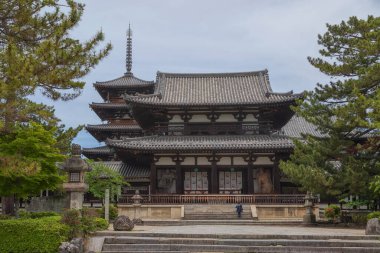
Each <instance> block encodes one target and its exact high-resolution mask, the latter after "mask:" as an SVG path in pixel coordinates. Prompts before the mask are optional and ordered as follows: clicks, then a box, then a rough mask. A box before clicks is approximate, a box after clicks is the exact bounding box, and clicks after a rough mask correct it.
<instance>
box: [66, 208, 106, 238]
mask: <svg viewBox="0 0 380 253" xmlns="http://www.w3.org/2000/svg"><path fill="white" fill-rule="evenodd" d="M94 214H95V213H94V212H91V211H90V210H89V209H86V208H85V209H82V210H81V211H79V210H75V209H69V210H66V211H65V212H64V214H63V217H62V219H61V222H62V223H63V224H65V225H67V226H68V227H69V228H70V229H69V238H70V239H71V238H74V237H78V236H88V235H89V234H90V233H92V232H95V231H98V230H105V229H107V228H108V222H107V221H106V220H105V219H102V218H99V217H96V216H94Z"/></svg>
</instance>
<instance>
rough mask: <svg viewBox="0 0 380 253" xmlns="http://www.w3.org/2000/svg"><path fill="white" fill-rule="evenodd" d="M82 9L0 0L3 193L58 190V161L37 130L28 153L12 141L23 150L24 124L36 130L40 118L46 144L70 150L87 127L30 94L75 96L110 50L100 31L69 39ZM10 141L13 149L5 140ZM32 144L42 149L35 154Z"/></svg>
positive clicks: (70, 1) (42, 0)
mask: <svg viewBox="0 0 380 253" xmlns="http://www.w3.org/2000/svg"><path fill="white" fill-rule="evenodd" d="M83 11H84V5H83V4H80V3H77V2H76V1H74V0H66V1H57V0H9V1H0V24H1V25H0V45H1V46H0V75H1V78H0V143H1V144H2V147H0V157H1V161H0V163H1V164H0V167H1V171H0V192H1V195H2V196H14V195H16V196H22V195H24V194H26V193H29V194H32V193H34V192H36V191H38V189H51V188H54V187H55V186H56V184H57V183H58V182H59V181H60V180H59V178H58V176H57V170H56V167H55V166H54V167H53V165H52V164H53V163H52V161H53V160H57V159H56V158H57V156H56V155H55V153H56V152H55V151H54V152H50V151H51V150H49V151H48V152H44V151H46V149H42V151H39V148H45V147H44V146H42V144H43V142H39V141H40V140H41V141H42V140H43V139H42V137H43V135H40V136H38V137H37V136H36V135H34V136H33V138H36V137H37V138H38V140H37V144H36V145H33V143H32V142H29V141H30V140H31V138H29V139H28V135H25V136H26V137H27V141H28V143H25V144H28V145H27V146H26V147H25V148H24V151H26V152H27V155H26V156H25V154H24V153H22V152H19V151H18V150H17V149H14V147H16V146H18V147H20V148H21V149H23V148H22V145H20V144H22V142H23V139H22V138H19V137H20V136H21V134H20V132H18V131H19V128H25V129H27V128H28V127H29V128H31V129H32V128H35V125H32V122H35V123H36V124H37V125H40V126H42V127H43V128H44V129H45V131H47V132H46V136H48V139H49V140H48V141H46V143H45V145H46V147H50V148H51V149H57V150H58V151H60V152H61V153H63V154H67V152H68V150H69V146H70V145H69V144H70V143H71V141H72V139H73V138H74V137H75V135H76V134H77V133H78V131H80V129H81V128H82V127H78V128H69V129H65V126H64V125H62V124H60V120H59V119H58V118H56V117H55V115H54V108H53V107H51V106H47V105H44V104H42V103H36V102H34V101H32V99H33V98H34V97H35V96H36V95H40V94H42V95H43V96H45V97H47V98H49V99H51V100H54V101H55V100H63V101H68V100H72V99H74V98H76V97H77V96H79V95H80V93H81V90H82V89H83V87H84V81H83V77H84V76H85V75H87V74H88V73H89V72H90V70H91V69H93V68H94V67H95V66H96V65H97V64H98V63H99V61H100V60H102V59H103V58H104V57H106V56H107V55H108V53H109V51H110V50H111V45H110V44H106V45H105V47H104V48H103V49H100V50H99V45H100V43H101V42H102V41H103V40H104V34H103V33H102V32H97V33H96V34H95V35H94V36H93V37H92V38H90V39H89V40H87V41H80V40H78V39H75V38H72V37H71V35H72V30H73V28H74V27H75V26H77V25H78V23H79V21H80V19H81V17H82V15H83ZM37 130H38V131H40V130H39V129H37ZM40 133H42V131H40ZM51 136H52V137H53V138H52V139H50V137H51ZM52 140H54V143H51V141H52ZM8 143H12V145H13V147H11V146H10V145H8V146H7V145H6V144H8ZM3 144H5V145H3ZM5 146H7V147H5ZM12 150H13V152H11V151H12ZM32 150H37V152H36V153H35V155H33V154H34V153H33V152H32ZM36 159H37V160H36ZM13 170H14V171H13Z"/></svg>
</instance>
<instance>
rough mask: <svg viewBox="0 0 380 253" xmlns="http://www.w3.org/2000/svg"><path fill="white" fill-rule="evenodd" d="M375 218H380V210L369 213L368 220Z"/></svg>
mask: <svg viewBox="0 0 380 253" xmlns="http://www.w3.org/2000/svg"><path fill="white" fill-rule="evenodd" d="M373 218H378V219H380V212H379V211H377V212H372V213H369V214H368V215H367V220H370V219H373Z"/></svg>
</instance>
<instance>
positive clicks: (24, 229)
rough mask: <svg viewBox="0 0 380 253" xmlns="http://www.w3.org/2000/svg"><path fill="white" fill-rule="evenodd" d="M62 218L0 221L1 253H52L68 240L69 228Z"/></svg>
mask: <svg viewBox="0 0 380 253" xmlns="http://www.w3.org/2000/svg"><path fill="white" fill-rule="evenodd" d="M59 219H60V217H46V218H41V219H12V220H0V238H1V243H0V252H2V253H3V252H4V253H5V252H12V253H24V252H35V253H52V252H57V250H58V247H59V245H60V244H61V242H63V241H67V240H68V232H69V228H68V227H67V226H66V225H64V224H61V223H60V222H59Z"/></svg>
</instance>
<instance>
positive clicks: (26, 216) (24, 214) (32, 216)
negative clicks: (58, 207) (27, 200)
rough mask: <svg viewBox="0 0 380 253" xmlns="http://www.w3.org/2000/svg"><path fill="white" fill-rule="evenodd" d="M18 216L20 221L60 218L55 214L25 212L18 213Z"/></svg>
mask: <svg viewBox="0 0 380 253" xmlns="http://www.w3.org/2000/svg"><path fill="white" fill-rule="evenodd" d="M19 216H20V218H22V219H29V218H30V219H39V218H43V217H51V216H60V215H59V214H58V213H56V212H27V211H25V210H20V211H19Z"/></svg>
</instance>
